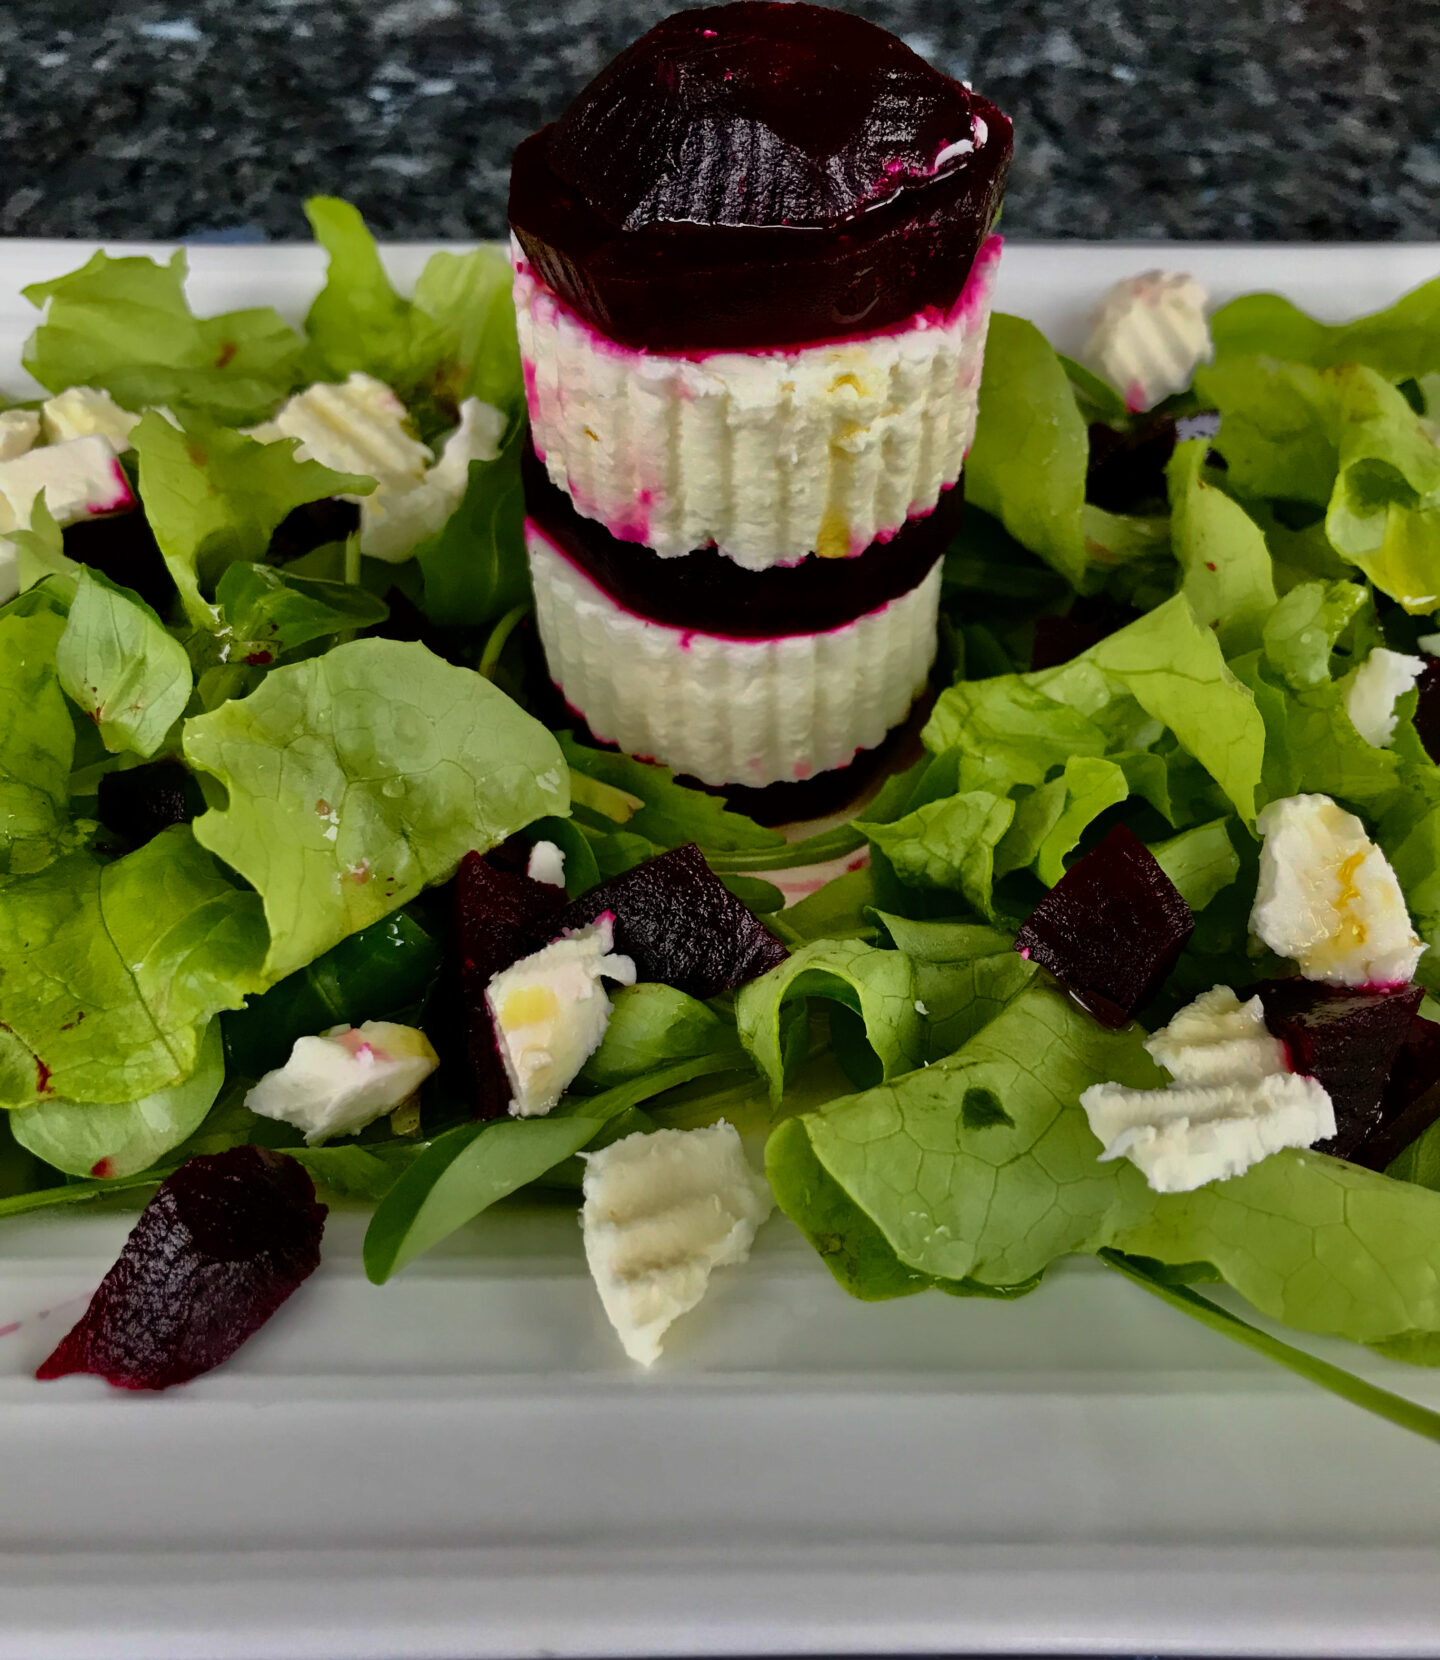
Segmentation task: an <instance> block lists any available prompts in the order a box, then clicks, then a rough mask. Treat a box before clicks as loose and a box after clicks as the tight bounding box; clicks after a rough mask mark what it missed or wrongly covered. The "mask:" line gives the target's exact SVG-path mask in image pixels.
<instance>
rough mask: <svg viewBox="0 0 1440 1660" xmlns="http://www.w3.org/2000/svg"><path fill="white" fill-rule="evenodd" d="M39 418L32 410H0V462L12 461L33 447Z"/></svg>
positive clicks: (36, 437) (38, 434)
mask: <svg viewBox="0 0 1440 1660" xmlns="http://www.w3.org/2000/svg"><path fill="white" fill-rule="evenodd" d="M39 436H40V416H39V415H38V413H37V412H36V411H35V410H33V409H5V410H0V461H13V460H14V459H15V457H16V456H17V455H24V453H25V452H26V450H29V449H33V448H34V447H35V441H36V439H38V438H39Z"/></svg>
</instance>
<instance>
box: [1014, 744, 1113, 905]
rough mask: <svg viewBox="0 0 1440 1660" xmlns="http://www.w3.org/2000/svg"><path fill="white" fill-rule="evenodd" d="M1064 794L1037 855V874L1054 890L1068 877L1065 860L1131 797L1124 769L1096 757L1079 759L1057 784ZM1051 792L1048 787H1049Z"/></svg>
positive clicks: (1068, 765)
mask: <svg viewBox="0 0 1440 1660" xmlns="http://www.w3.org/2000/svg"><path fill="white" fill-rule="evenodd" d="M1055 782H1056V783H1058V784H1059V785H1060V786H1061V788H1062V791H1063V799H1062V800H1061V803H1060V811H1059V813H1058V814H1057V815H1056V817H1055V820H1054V822H1053V823H1052V824H1051V825H1050V827H1049V829H1048V830H1047V831H1046V832H1045V835H1044V836H1043V837H1042V838H1041V840H1040V844H1039V846H1038V848H1037V849H1036V852H1035V858H1034V860H1033V864H1034V868H1035V874H1036V875H1037V876H1038V877H1039V878H1040V880H1041V881H1042V882H1043V883H1044V884H1045V886H1046V887H1047V888H1053V887H1054V886H1055V884H1056V883H1057V882H1058V881H1059V880H1060V878H1061V877H1062V876H1063V875H1064V874H1065V860H1066V858H1067V856H1068V855H1069V854H1071V853H1073V852H1074V851H1075V849H1076V848H1077V847H1078V846H1079V845H1080V838H1081V837H1082V836H1083V835H1084V834H1085V832H1086V831H1087V830H1088V829H1089V828H1090V826H1091V825H1092V824H1093V823H1094V822H1095V820H1096V819H1097V818H1099V817H1100V815H1101V814H1102V813H1104V812H1107V811H1108V810H1109V809H1110V808H1111V807H1118V806H1119V805H1120V803H1121V802H1122V801H1124V800H1126V799H1127V797H1128V796H1129V794H1130V782H1129V780H1128V778H1127V777H1126V776H1125V770H1124V768H1123V767H1121V766H1118V765H1117V764H1116V763H1115V762H1114V761H1107V760H1104V759H1101V758H1100V757H1097V756H1092V755H1076V756H1073V757H1072V758H1071V759H1070V760H1068V761H1067V762H1066V763H1065V771H1064V773H1063V774H1062V776H1061V777H1060V778H1058V779H1056V781H1055ZM1047 788H1048V786H1047Z"/></svg>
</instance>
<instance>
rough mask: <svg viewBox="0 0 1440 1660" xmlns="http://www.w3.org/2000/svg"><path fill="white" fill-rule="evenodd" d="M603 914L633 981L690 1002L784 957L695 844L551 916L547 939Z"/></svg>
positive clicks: (782, 950)
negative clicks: (628, 960) (655, 983)
mask: <svg viewBox="0 0 1440 1660" xmlns="http://www.w3.org/2000/svg"><path fill="white" fill-rule="evenodd" d="M606 911H609V912H610V913H611V914H612V915H613V916H614V918H615V949H616V950H617V951H623V952H624V953H625V954H626V955H627V956H629V957H633V958H634V960H635V969H636V973H637V975H638V977H639V978H640V979H641V980H660V981H663V982H664V984H666V985H668V986H675V987H677V988H678V989H679V990H681V991H685V992H689V994H690V995H691V996H692V997H714V996H715V995H716V994H717V993H719V992H722V991H731V990H733V989H734V988H735V987H736V986H743V985H744V984H745V982H746V981H747V980H753V979H754V978H755V977H756V976H757V975H759V974H764V973H765V971H766V970H767V969H771V968H774V967H775V965H776V964H777V963H782V962H784V961H785V958H786V957H787V956H788V955H789V953H788V952H787V951H786V949H785V947H784V946H783V945H782V944H781V943H780V941H779V940H778V939H776V938H775V936H774V934H772V933H771V932H770V930H769V929H768V928H767V927H765V925H764V924H763V923H762V922H761V921H760V919H759V918H758V917H757V916H756V915H755V913H754V912H753V911H751V910H749V909H747V908H746V907H745V906H744V905H742V904H741V903H740V901H739V900H738V899H737V898H736V897H735V895H734V894H733V893H731V892H730V890H729V888H727V887H726V886H725V884H724V883H723V882H722V881H721V880H720V878H719V877H718V876H716V875H715V874H714V872H713V871H712V870H711V869H710V867H709V865H707V864H706V863H705V856H704V854H702V853H701V851H700V849H699V848H698V847H696V846H695V845H694V843H691V844H690V845H689V846H688V847H677V848H675V849H673V850H672V851H671V852H669V853H661V854H659V855H658V856H657V857H656V858H654V859H647V860H646V861H645V863H644V864H643V865H636V866H635V868H634V869H633V870H627V871H625V872H624V874H623V875H620V876H615V877H612V878H611V879H610V881H608V882H602V883H601V884H600V886H599V887H598V888H591V890H590V891H589V893H587V894H582V895H581V897H580V898H579V899H577V900H575V901H574V902H573V903H572V904H570V905H567V906H566V907H565V909H564V910H563V911H562V912H561V913H560V915H559V916H558V917H556V918H555V927H554V929H553V931H552V933H551V934H550V935H549V937H550V938H552V939H553V938H554V937H555V935H556V934H558V933H559V932H560V931H561V930H562V929H564V928H572V929H573V928H584V927H588V926H589V924H590V923H592V922H594V921H595V919H596V918H597V917H598V916H601V915H603V914H604V912H606Z"/></svg>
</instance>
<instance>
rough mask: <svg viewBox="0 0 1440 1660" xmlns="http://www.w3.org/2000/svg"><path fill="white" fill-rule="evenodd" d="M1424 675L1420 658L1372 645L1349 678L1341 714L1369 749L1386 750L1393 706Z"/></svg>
mask: <svg viewBox="0 0 1440 1660" xmlns="http://www.w3.org/2000/svg"><path fill="white" fill-rule="evenodd" d="M1424 672H1425V659H1424V658H1423V657H1407V656H1406V655H1405V654H1404V653H1403V652H1399V651H1390V650H1388V649H1387V648H1386V647H1384V646H1376V647H1375V649H1374V650H1373V651H1372V652H1371V653H1370V655H1369V656H1368V657H1367V658H1366V659H1365V661H1364V662H1363V663H1362V664H1361V665H1360V666H1359V668H1357V669H1356V670H1355V671H1354V673H1353V674H1352V675H1351V676H1350V684H1349V686H1348V688H1347V689H1346V692H1345V712H1346V713H1347V714H1348V715H1349V716H1350V721H1351V724H1352V725H1353V726H1354V728H1355V730H1356V731H1357V732H1358V733H1359V734H1360V736H1361V737H1362V738H1364V740H1365V742H1366V743H1367V744H1369V745H1370V746H1371V747H1372V748H1373V749H1388V748H1389V747H1390V745H1391V744H1392V743H1393V742H1394V741H1395V722H1396V719H1397V716H1396V714H1395V705H1396V704H1397V703H1398V702H1399V701H1400V699H1401V698H1402V697H1404V696H1405V694H1406V692H1413V691H1414V690H1415V682H1416V681H1417V680H1419V678H1420V676H1421V675H1422V674H1423V673H1424Z"/></svg>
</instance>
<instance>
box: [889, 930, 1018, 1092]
mask: <svg viewBox="0 0 1440 1660" xmlns="http://www.w3.org/2000/svg"><path fill="white" fill-rule="evenodd" d="M878 915H879V917H880V920H881V922H882V923H884V925H885V930H886V932H887V933H888V934H889V935H890V937H891V939H892V940H894V942H895V944H896V946H897V947H898V948H899V949H900V950H901V951H903V952H904V953H905V955H906V956H907V957H909V959H910V961H911V963H912V964H913V965H914V969H915V990H916V993H917V997H918V1001H919V1002H920V1004H921V1005H922V1006H923V1009H924V1014H923V1016H922V1020H923V1023H924V1030H925V1056H924V1058H925V1059H926V1060H927V1061H936V1060H939V1059H941V1058H942V1057H943V1056H945V1055H953V1054H954V1053H955V1051H956V1050H957V1049H960V1048H962V1047H963V1046H964V1045H965V1044H967V1043H968V1042H969V1041H970V1039H971V1038H972V1037H974V1036H975V1034H976V1032H978V1031H979V1030H980V1028H981V1027H982V1026H986V1025H988V1024H989V1023H990V1021H992V1020H993V1019H994V1018H995V1016H996V1015H998V1014H999V1013H1000V1011H1001V1010H1002V1009H1003V1008H1005V1007H1006V1006H1007V1005H1008V1004H1009V1003H1011V1002H1012V1001H1013V1000H1014V999H1015V998H1016V997H1018V996H1019V995H1020V993H1021V992H1022V991H1024V989H1025V988H1026V986H1028V985H1029V984H1030V982H1031V981H1032V980H1033V979H1034V978H1035V974H1036V966H1035V964H1034V963H1032V962H1028V961H1027V960H1026V959H1025V958H1024V957H1022V956H1021V955H1020V954H1019V952H1017V951H1016V949H1015V941H1014V940H1013V939H1012V938H1011V937H1010V935H1009V934H1006V933H1002V932H1001V931H1000V930H999V929H996V928H986V927H982V926H980V925H978V924H974V923H965V922H913V921H911V920H909V919H908V918H906V917H901V916H896V915H894V914H893V913H891V912H888V911H881V912H879V913H878Z"/></svg>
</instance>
